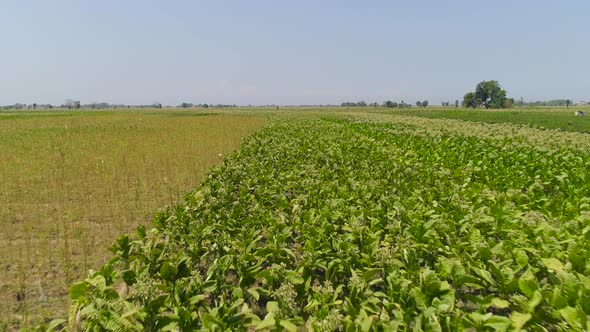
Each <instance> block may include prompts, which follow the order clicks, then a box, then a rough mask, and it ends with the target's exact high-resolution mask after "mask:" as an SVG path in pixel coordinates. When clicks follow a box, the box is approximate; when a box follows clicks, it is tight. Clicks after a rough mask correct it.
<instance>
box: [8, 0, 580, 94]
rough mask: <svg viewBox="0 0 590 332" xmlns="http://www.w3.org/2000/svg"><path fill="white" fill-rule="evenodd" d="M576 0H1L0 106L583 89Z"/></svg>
mask: <svg viewBox="0 0 590 332" xmlns="http://www.w3.org/2000/svg"><path fill="white" fill-rule="evenodd" d="M589 13H590V3H588V2H585V1H581V0H579V1H563V2H554V1H545V0H541V1H533V0H523V1H518V2H516V1H507V0H501V1H496V2H493V3H492V4H490V5H489V6H485V5H484V4H483V3H480V2H474V1H467V0H462V1H453V2H452V3H443V2H441V1H419V2H418V1H413V2H411V3H410V2H397V1H396V2H391V1H373V2H370V3H360V2H353V1H332V0H330V1H322V2H316V1H298V2H277V1H270V0H267V1H258V0H255V1H249V2H237V1H224V2H221V1H215V2H214V1H170V2H166V3H164V2H158V1H136V0H133V1H125V2H119V1H114V0H108V1H101V2H83V3H82V2H76V1H65V0H58V1H51V2H49V1H41V0H37V1H26V0H25V1H6V2H4V3H2V4H0V27H1V29H0V40H1V41H2V61H0V105H6V104H14V103H26V104H29V103H38V104H43V103H51V104H61V103H63V102H64V100H65V99H75V100H80V101H81V102H82V103H83V104H88V103H92V102H107V103H113V104H151V103H154V102H156V101H157V102H160V103H162V104H165V105H178V104H179V103H181V102H190V103H195V104H200V103H207V104H238V105H249V104H251V105H270V104H278V105H298V104H308V105H312V104H340V103H341V102H344V101H359V100H364V101H366V102H368V103H370V102H374V101H376V102H383V101H385V100H396V101H400V100H404V101H405V102H406V103H414V102H415V101H416V100H424V99H427V100H429V101H430V103H431V104H438V103H440V102H441V101H454V100H456V99H459V100H461V99H462V97H463V95H464V94H465V93H466V92H468V91H470V90H472V89H473V88H474V87H475V85H476V84H477V83H478V82H480V81H482V80H498V81H499V82H500V84H501V85H502V86H503V88H504V89H506V90H507V91H508V95H509V97H512V98H515V99H517V100H518V99H520V98H521V97H522V98H524V99H525V100H527V101H534V100H549V99H565V98H569V99H572V100H574V101H582V100H583V101H589V100H590V75H589V74H590V61H588V60H587V58H586V56H587V54H589V53H590V44H589V43H588V41H587V37H588V35H590V27H588V25H587V24H585V22H586V21H587V19H588V15H589Z"/></svg>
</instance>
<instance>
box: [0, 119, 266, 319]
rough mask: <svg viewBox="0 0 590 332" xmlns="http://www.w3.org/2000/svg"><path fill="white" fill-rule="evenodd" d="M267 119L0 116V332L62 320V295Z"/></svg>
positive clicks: (64, 305)
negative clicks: (125, 236)
mask: <svg viewBox="0 0 590 332" xmlns="http://www.w3.org/2000/svg"><path fill="white" fill-rule="evenodd" d="M265 121H266V120H265V118H264V117H260V116H258V117H257V116H252V115H240V114H211V113H195V112H183V111H177V110H175V111H162V112H155V111H147V112H146V111H141V112H140V111H130V112H76V113H73V112H69V113H62V114H56V113H53V114H48V113H13V114H7V113H0V229H1V236H0V271H1V272H0V322H1V323H0V330H2V329H13V328H17V327H24V326H32V325H35V324H37V323H39V322H41V321H42V320H44V319H48V318H50V317H56V316H59V315H64V314H65V312H66V310H67V306H68V296H67V294H68V287H69V286H70V284H71V283H72V282H73V281H76V280H78V279H80V278H82V277H84V276H85V275H86V271H87V270H89V269H96V268H98V267H100V266H101V265H102V264H103V263H105V260H106V259H107V258H108V257H109V252H108V250H107V247H108V246H109V245H110V244H112V243H113V242H114V240H115V239H116V238H117V236H118V235H120V234H122V233H127V232H130V231H131V230H132V229H135V228H136V227H137V226H138V225H141V224H146V225H147V224H149V222H150V219H151V216H152V215H153V214H154V213H155V212H156V211H157V210H158V209H160V208H162V207H164V206H166V205H169V204H171V203H173V202H176V201H178V200H179V199H180V198H182V196H183V194H184V193H186V192H188V191H190V190H193V189H194V188H195V187H196V186H197V184H198V183H199V181H200V180H201V179H202V177H203V176H204V175H205V174H206V171H207V170H208V169H209V168H210V167H211V166H212V165H215V164H218V163H220V162H221V161H222V160H223V156H224V155H225V154H227V153H229V152H231V151H232V150H233V149H235V148H236V147H237V146H239V144H240V142H241V140H242V139H243V138H244V137H245V136H247V135H248V134H250V133H252V132H253V131H255V130H256V129H258V128H260V127H261V126H262V125H264V123H265Z"/></svg>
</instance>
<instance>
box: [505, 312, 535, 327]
mask: <svg viewBox="0 0 590 332" xmlns="http://www.w3.org/2000/svg"><path fill="white" fill-rule="evenodd" d="M532 317H533V315H531V314H523V313H520V312H516V311H514V312H512V313H511V314H510V321H512V325H514V328H515V330H516V331H520V330H521V329H522V328H523V327H524V326H525V324H526V323H527V322H528V321H529V320H530V319H531V318H532Z"/></svg>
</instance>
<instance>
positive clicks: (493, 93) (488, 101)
mask: <svg viewBox="0 0 590 332" xmlns="http://www.w3.org/2000/svg"><path fill="white" fill-rule="evenodd" d="M512 102H513V100H509V99H507V98H506V90H504V89H502V87H501V86H500V84H499V83H498V81H482V82H479V83H478V84H477V86H476V87H475V92H468V93H467V94H466V95H465V96H464V97H463V107H471V108H476V107H480V106H483V107H485V108H506V107H510V106H511V105H512Z"/></svg>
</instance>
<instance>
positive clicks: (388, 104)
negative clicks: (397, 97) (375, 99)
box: [384, 100, 397, 108]
mask: <svg viewBox="0 0 590 332" xmlns="http://www.w3.org/2000/svg"><path fill="white" fill-rule="evenodd" d="M384 105H385V107H387V108H395V107H397V103H396V102H394V101H391V100H388V101H386V102H385V103H384Z"/></svg>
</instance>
